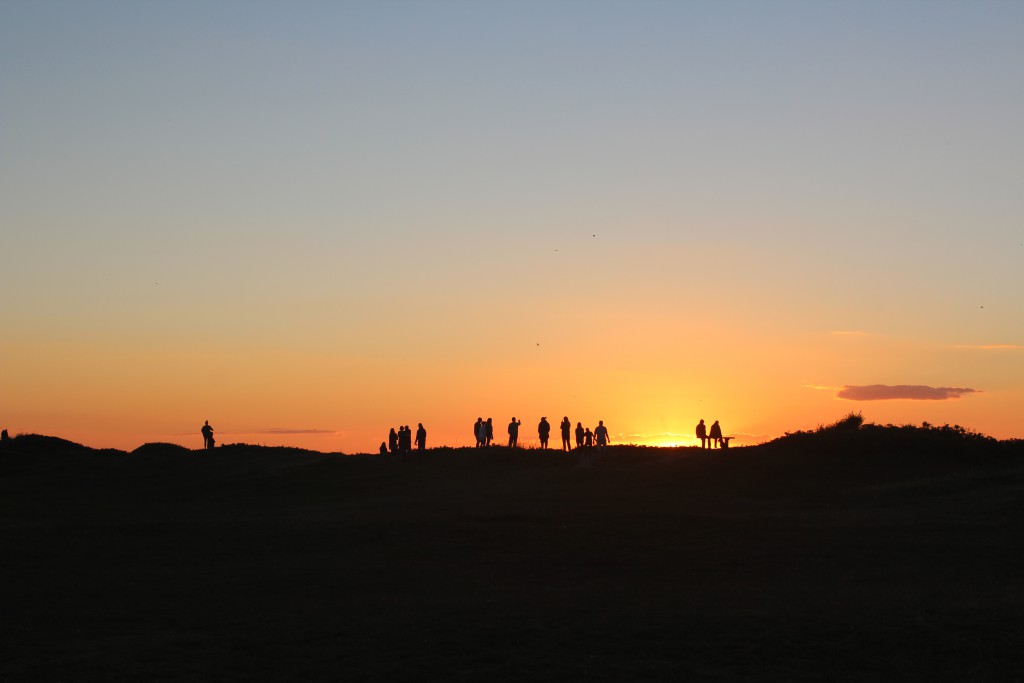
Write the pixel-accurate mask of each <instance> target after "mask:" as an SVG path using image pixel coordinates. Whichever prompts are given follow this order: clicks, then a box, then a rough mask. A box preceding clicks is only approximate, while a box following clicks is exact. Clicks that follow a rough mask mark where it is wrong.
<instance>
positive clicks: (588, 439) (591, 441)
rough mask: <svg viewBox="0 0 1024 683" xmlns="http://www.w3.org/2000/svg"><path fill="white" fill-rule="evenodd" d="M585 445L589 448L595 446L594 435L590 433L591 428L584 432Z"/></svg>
mask: <svg viewBox="0 0 1024 683" xmlns="http://www.w3.org/2000/svg"><path fill="white" fill-rule="evenodd" d="M583 445H584V446H586V447H587V448H590V447H592V446H593V445H594V433H593V432H592V431H590V427H587V429H586V431H584V432H583Z"/></svg>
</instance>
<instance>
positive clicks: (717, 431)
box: [708, 420, 722, 448]
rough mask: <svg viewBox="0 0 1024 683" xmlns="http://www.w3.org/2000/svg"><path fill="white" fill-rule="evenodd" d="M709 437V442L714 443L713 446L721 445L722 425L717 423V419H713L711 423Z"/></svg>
mask: <svg viewBox="0 0 1024 683" xmlns="http://www.w3.org/2000/svg"><path fill="white" fill-rule="evenodd" d="M708 437H709V438H710V439H711V443H712V444H714V447H715V448H718V447H719V446H721V445H722V426H721V425H719V424H718V420H715V421H714V422H713V423H712V424H711V432H710V434H708Z"/></svg>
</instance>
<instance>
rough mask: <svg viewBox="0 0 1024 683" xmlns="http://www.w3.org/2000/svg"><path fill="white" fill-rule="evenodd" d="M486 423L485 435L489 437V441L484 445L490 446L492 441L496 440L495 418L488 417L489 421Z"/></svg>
mask: <svg viewBox="0 0 1024 683" xmlns="http://www.w3.org/2000/svg"><path fill="white" fill-rule="evenodd" d="M484 424H485V430H486V431H485V433H484V435H485V437H486V439H487V441H486V442H485V443H484V445H485V446H490V445H491V441H494V420H492V419H491V418H487V422H485V423H484Z"/></svg>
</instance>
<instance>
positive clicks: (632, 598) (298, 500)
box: [0, 425, 1024, 681]
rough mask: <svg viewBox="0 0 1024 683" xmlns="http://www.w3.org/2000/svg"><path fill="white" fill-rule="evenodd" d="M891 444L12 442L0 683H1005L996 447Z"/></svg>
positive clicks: (1014, 634)
mask: <svg viewBox="0 0 1024 683" xmlns="http://www.w3.org/2000/svg"><path fill="white" fill-rule="evenodd" d="M894 429H895V430H896V431H891V430H889V429H888V428H880V429H875V428H874V427H872V426H867V425H857V426H856V428H851V429H849V430H847V431H846V432H844V433H843V434H841V435H840V436H841V437H842V438H840V436H837V435H836V434H834V433H833V432H832V431H829V430H827V429H826V430H823V431H821V432H820V433H813V432H812V433H808V434H806V435H805V434H798V435H790V436H787V437H784V438H783V439H780V440H778V441H776V442H773V443H770V444H765V445H763V446H759V447H756V448H735V449H729V450H728V451H725V452H714V453H712V452H701V451H700V450H699V449H690V448H681V449H655V448H633V447H613V448H609V449H608V450H607V451H606V452H605V453H603V454H595V455H593V456H589V457H588V456H583V455H579V454H575V453H574V454H570V455H564V454H560V453H558V452H556V451H547V452H539V451H508V450H507V449H504V448H494V449H489V450H486V451H477V450H474V449H461V450H459V449H454V450H453V449H438V450H433V451H428V452H427V453H425V454H422V455H411V456H408V457H404V458H395V457H392V456H340V455H326V454H319V453H310V452H307V451H298V450H294V449H266V448H259V447H250V446H229V447H224V448H217V449H216V450H215V451H214V452H212V453H206V452H202V451H187V450H185V449H181V450H176V449H175V448H166V447H164V445H159V444H154V445H150V446H147V447H143V448H141V449H139V450H138V451H136V452H135V453H134V454H123V453H122V454H120V455H113V454H110V453H106V454H98V453H94V452H89V451H88V449H85V450H84V451H83V450H81V448H82V447H78V448H75V447H74V445H70V446H69V445H67V442H58V441H54V442H52V443H53V444H54V446H55V451H54V452H50V453H47V452H44V451H45V449H43V450H42V451H40V450H38V449H35V445H33V448H25V449H22V448H20V447H7V446H17V445H18V440H17V439H16V440H15V441H12V442H11V443H10V444H7V446H5V448H4V450H3V452H2V453H0V514H2V520H3V526H2V530H3V531H2V534H3V537H2V541H3V547H4V549H5V553H4V555H5V559H4V562H3V564H2V567H3V570H2V571H3V575H2V577H0V579H2V585H3V586H4V589H5V592H4V595H3V603H4V605H5V618H4V620H3V626H2V629H3V630H2V632H0V637H2V638H3V642H4V643H5V651H6V654H5V657H4V658H3V660H2V661H0V680H12V681H21V680H26V681H34V680H74V681H121V680H125V681H127V680H133V681H134V680H140V679H152V680H158V681H194V680H210V681H250V680H286V681H287V680H295V681H300V680H301V681H333V680H339V679H350V680H385V679H386V680H423V679H424V678H442V679H446V680H467V681H468V680H473V681H476V680H497V681H504V680H509V681H512V680H606V681H620V680H681V679H684V678H693V677H696V678H699V679H704V680H720V681H726V680H741V679H742V680H752V679H754V680H793V681H821V680H836V679H839V680H851V681H878V680H901V681H907V680H911V681H913V680H918V681H926V680H927V681H935V680H945V681H963V680H992V681H1006V680H1020V679H1021V677H1022V676H1024V655H1022V648H1021V647H1020V644H1021V638H1020V617H1021V614H1022V613H1024V581H1022V578H1021V577H1022V576H1024V540H1022V535H1021V533H1020V529H1021V528H1024V505H1021V504H1020V501H1021V499H1022V497H1024V452H1022V448H1021V444H1020V443H1015V444H1014V443H1009V444H1008V443H998V442H994V441H992V440H989V439H984V438H980V439H975V438H974V437H973V436H972V435H968V434H959V435H957V434H947V433H945V432H943V431H942V428H937V430H938V431H939V433H931V431H930V430H917V431H913V430H905V431H899V430H900V429H901V428H894ZM953 431H954V432H955V431H956V430H953ZM21 438H23V437H19V439H21ZM57 451H59V452H57Z"/></svg>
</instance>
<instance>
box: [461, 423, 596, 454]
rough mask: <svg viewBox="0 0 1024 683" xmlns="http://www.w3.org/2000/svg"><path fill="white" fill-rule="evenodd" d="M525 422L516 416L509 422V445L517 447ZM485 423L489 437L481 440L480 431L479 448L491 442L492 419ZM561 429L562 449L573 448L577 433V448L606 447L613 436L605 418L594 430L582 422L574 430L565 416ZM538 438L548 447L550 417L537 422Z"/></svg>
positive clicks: (542, 446)
mask: <svg viewBox="0 0 1024 683" xmlns="http://www.w3.org/2000/svg"><path fill="white" fill-rule="evenodd" d="M481 422H482V420H481V419H478V420H477V425H480V424H481ZM521 424H523V422H522V420H517V419H516V418H515V417H513V418H512V421H511V422H509V423H508V447H509V448H515V447H517V446H518V445H519V426H520V425H521ZM483 425H484V426H485V428H486V429H487V430H488V431H486V432H485V436H487V438H486V439H485V440H484V441H482V442H481V440H480V437H479V432H477V433H478V436H477V442H476V445H477V448H482V447H484V446H489V445H490V444H491V437H492V436H493V435H492V434H491V432H490V431H489V430H490V426H491V419H490V418H488V419H487V421H486V422H483ZM558 427H559V430H560V431H561V434H562V447H561V448H562V450H563V451H571V450H573V445H572V437H573V435H574V433H575V436H576V448H590V447H592V446H595V445H596V446H598V447H604V446H607V445H608V444H609V443H611V437H609V436H608V428H607V427H605V426H604V420H598V422H597V427H596V428H595V429H594V431H590V428H589V427H587V428H585V429H584V427H583V423H582V422H577V423H576V429H575V430H573V428H572V422H570V421H569V418H568V417H563V418H562V422H561V423H560V424H559V425H558ZM537 438H538V439H539V440H540V447H541V448H547V447H548V443H549V441H550V439H551V423H550V422H548V418H546V417H542V418H540V422H539V423H538V424H537Z"/></svg>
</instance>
